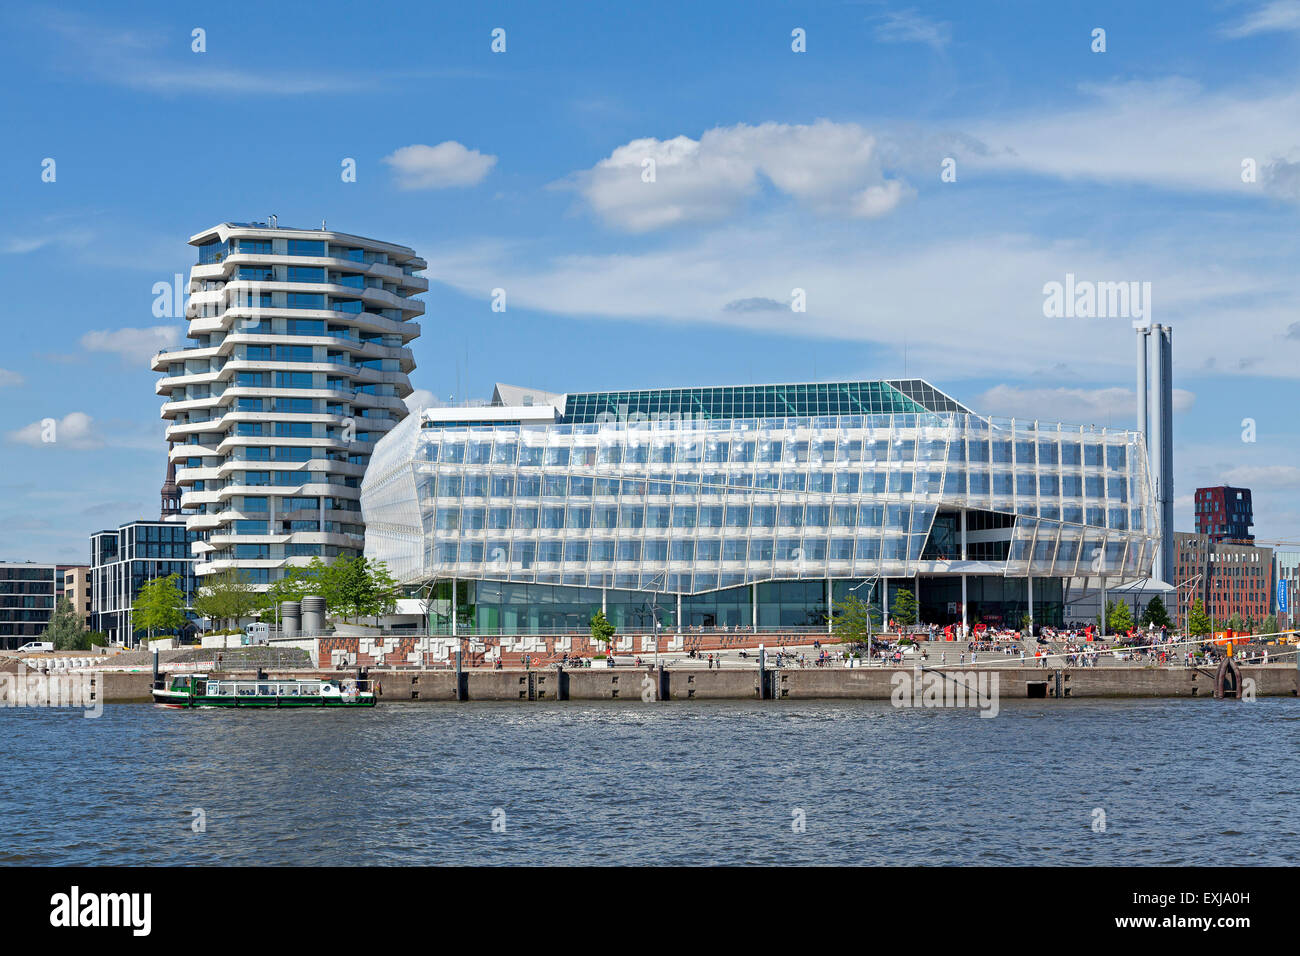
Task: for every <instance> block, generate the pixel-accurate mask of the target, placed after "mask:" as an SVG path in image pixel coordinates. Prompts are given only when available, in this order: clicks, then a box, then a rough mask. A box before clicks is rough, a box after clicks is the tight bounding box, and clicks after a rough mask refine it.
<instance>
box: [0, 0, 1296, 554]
mask: <svg viewBox="0 0 1300 956" xmlns="http://www.w3.org/2000/svg"><path fill="white" fill-rule="evenodd" d="M466 7H470V8H469V9H466ZM376 9H379V8H376ZM382 12H383V14H384V15H383V16H382V17H379V16H374V15H372V11H371V9H370V8H367V7H365V6H364V5H357V4H355V3H347V4H344V3H333V2H328V0H327V2H323V3H315V4H311V5H305V4H304V5H300V6H297V5H289V4H283V5H281V4H276V5H268V4H253V3H240V2H231V3H227V4H223V5H222V6H221V7H219V8H218V7H211V6H201V5H194V6H192V7H184V8H183V7H182V6H181V5H177V4H174V3H157V4H150V3H137V4H116V5H112V6H111V7H110V6H109V5H101V4H80V5H79V4H62V5H60V7H59V8H58V9H57V10H56V9H55V8H52V7H42V6H39V5H23V6H22V7H14V6H11V7H9V8H6V10H5V12H4V13H3V14H0V27H2V28H3V32H2V33H0V36H2V37H3V39H0V47H2V50H3V56H0V76H2V77H3V80H4V88H5V90H6V91H7V95H6V97H5V98H4V105H3V107H2V109H3V111H4V116H3V122H4V129H5V133H6V135H5V143H4V146H3V148H0V176H2V177H3V180H4V182H5V183H6V184H7V185H6V189H5V193H4V200H3V203H2V204H0V272H2V273H3V275H4V278H5V280H6V282H5V287H6V289H7V290H8V295H7V296H6V301H5V303H4V305H3V306H0V310H2V311H0V316H2V321H3V325H4V330H5V337H4V339H3V341H4V347H3V349H0V455H2V456H3V458H2V460H3V464H4V467H3V474H0V485H2V486H3V491H4V493H3V495H0V557H3V558H6V559H29V558H30V559H34V560H47V561H65V562H70V561H84V560H85V558H86V552H87V536H88V534H89V533H90V532H92V531H94V530H96V529H99V528H103V527H115V526H116V525H117V524H119V523H121V522H122V521H126V520H129V519H132V518H134V517H137V516H151V515H154V514H156V511H157V507H158V504H157V503H158V496H157V489H158V485H159V484H160V483H161V480H162V472H163V467H164V447H165V446H164V444H163V441H162V431H163V428H162V422H161V420H160V419H159V415H158V412H159V406H160V400H159V398H158V396H156V395H155V393H154V382H155V380H156V378H157V376H156V375H155V374H154V373H152V372H150V371H149V368H148V362H147V356H148V355H149V354H150V353H152V352H153V351H155V350H156V349H157V348H158V347H159V346H160V345H163V344H169V343H171V342H180V341H181V339H182V337H183V327H182V326H183V323H182V322H181V321H180V320H178V319H171V318H156V317H155V316H154V315H153V314H152V312H151V309H152V305H153V301H154V293H153V291H152V290H153V286H154V284H155V283H157V282H160V281H170V280H171V277H172V276H173V275H174V274H175V273H186V272H187V271H188V269H189V267H190V266H191V265H192V263H193V261H194V254H193V250H192V249H191V248H189V247H188V246H187V245H186V242H185V241H186V239H187V237H188V236H190V235H191V234H193V233H195V232H198V231H199V230H201V229H203V228H205V227H207V226H210V225H213V224H215V223H218V222H222V221H228V220H236V221H246V220H252V219H264V218H265V217H266V216H267V215H268V214H272V213H274V214H276V215H278V217H279V222H280V223H281V224H282V225H299V226H307V227H313V226H318V225H319V224H320V222H321V220H326V221H327V222H328V224H329V226H330V228H333V229H339V230H343V231H347V232H353V233H359V234H362V235H368V236H375V237H379V238H384V239H388V240H392V241H397V242H402V243H405V244H407V245H411V246H413V247H415V248H416V249H417V250H418V251H419V252H420V253H421V254H422V255H424V256H425V258H427V259H428V261H429V264H430V268H429V270H428V273H427V275H428V277H429V279H430V283H431V288H430V291H429V292H428V293H427V295H426V296H425V300H426V304H427V314H426V316H425V317H424V319H423V322H422V325H423V329H424V332H423V335H422V337H421V338H420V339H418V340H416V342H415V343H414V351H415V356H416V361H417V369H416V371H415V372H414V374H413V376H412V380H413V384H415V385H416V386H417V388H419V389H421V390H423V391H426V392H428V393H432V394H434V395H437V396H438V397H440V398H442V399H444V400H445V399H448V398H450V397H452V396H453V395H454V396H455V398H457V399H460V398H464V397H486V396H488V395H489V394H490V393H491V388H492V384H493V383H494V382H496V381H505V382H511V383H516V384H524V385H531V386H535V387H538V388H544V389H548V390H553V391H579V390H592V389H601V388H617V387H632V386H641V387H644V386H657V385H683V384H701V383H708V384H728V383H745V382H763V381H778V382H785V381H802V380H814V379H816V380H823V381H825V380H837V379H847V378H860V377H886V376H888V377H895V376H901V375H903V374H905V373H906V374H909V375H913V376H919V377H924V378H927V379H929V380H930V381H932V382H934V383H935V384H936V385H938V386H939V387H940V388H942V389H944V390H945V391H947V392H949V393H950V394H953V395H954V396H956V397H957V398H959V399H960V400H962V401H964V402H966V403H967V404H970V405H972V406H973V407H975V408H977V409H979V410H981V411H986V412H989V413H993V414H1001V415H1022V416H1029V417H1034V416H1040V417H1042V418H1045V419H1061V420H1065V421H1071V422H1093V423H1097V424H1102V425H1114V426H1131V425H1132V422H1133V411H1132V409H1133V396H1132V389H1133V380H1134V372H1133V356H1134V344H1133V332H1132V330H1131V323H1130V321H1129V320H1128V319H1126V318H1088V319H1082V318H1069V319H1065V318H1046V317H1045V316H1044V313H1043V301H1044V294H1043V288H1044V285H1045V284H1046V283H1049V282H1053V281H1064V279H1065V276H1066V275H1067V274H1074V275H1076V276H1077V277H1078V278H1079V279H1081V280H1091V281H1107V282H1109V281H1137V282H1150V283H1151V289H1152V311H1151V315H1152V317H1153V318H1154V320H1155V321H1158V322H1163V323H1167V324H1171V325H1173V327H1174V357H1175V382H1174V385H1175V388H1176V389H1177V400H1176V407H1177V409H1178V413H1177V415H1176V417H1175V438H1176V451H1175V455H1176V473H1175V494H1176V515H1177V518H1178V527H1179V528H1180V529H1181V528H1190V525H1191V517H1190V515H1191V508H1190V503H1189V502H1190V496H1191V494H1192V492H1193V490H1194V489H1195V487H1196V486H1197V485H1202V484H1213V483H1218V482H1222V481H1230V482H1233V483H1237V484H1245V485H1247V486H1249V487H1251V488H1253V489H1254V491H1255V506H1256V520H1257V525H1256V533H1257V534H1258V535H1259V536H1260V537H1261V538H1263V539H1268V540H1278V539H1286V540H1300V506H1297V504H1296V502H1295V495H1294V490H1295V489H1296V487H1297V485H1298V484H1300V481H1298V479H1300V454H1298V453H1297V451H1296V449H1297V436H1298V433H1300V429H1297V426H1296V425H1295V423H1294V421H1293V418H1294V416H1293V415H1292V414H1290V409H1291V408H1292V406H1293V404H1294V398H1295V394H1296V388H1295V386H1296V378H1297V375H1298V374H1300V363H1298V362H1297V359H1298V358H1300V308H1298V306H1300V295H1298V294H1297V289H1296V283H1295V275H1296V262H1297V251H1298V250H1297V245H1298V243H1297V237H1296V225H1297V212H1298V211H1300V84H1297V83H1296V80H1297V67H1296V64H1297V63H1300V57H1298V56H1297V52H1298V48H1300V0H1273V2H1264V3H1260V2H1255V0H1252V2H1219V3H1211V4H1204V5H1199V4H1179V5H1176V6H1174V5H1169V4H1149V5H1135V4H1131V3H1088V4H1082V3H1053V4H1041V3H1030V2H1025V3H999V4H991V3H990V4H971V3H952V4H939V3H935V4H922V3H916V4H893V3H877V2H863V3H826V4H794V3H757V4H756V3H710V4H699V3H698V2H696V3H671V2H661V3H656V4H654V5H653V6H651V7H648V8H647V7H645V6H644V5H635V4H632V5H625V4H608V5H606V4H576V3H575V4H546V5H541V4H534V3H517V4H505V3H500V4H493V3H483V4H475V5H462V4H439V3H402V2H390V3H387V4H384V5H383V6H382ZM195 28H202V29H203V30H205V31H206V37H205V39H206V50H205V51H204V52H194V51H193V50H192V49H191V47H192V42H193V41H192V31H193V30H194V29H195ZM495 28H501V29H504V30H505V40H506V49H505V52H503V53H494V52H493V51H492V49H491V43H492V36H491V33H492V31H493V30H494V29H495ZM1097 28H1101V29H1104V30H1105V46H1106V48H1105V51H1104V52H1094V51H1093V49H1092V47H1093V45H1094V39H1093V31H1094V30H1095V29H1097ZM795 29H801V30H803V31H805V35H806V51H805V52H794V51H793V50H792V48H791V47H792V42H793V41H792V36H791V34H792V31H793V30H795ZM47 158H49V159H53V160H54V162H55V167H54V168H55V180H54V181H53V182H44V181H42V162H43V160H45V159H47ZM345 159H353V160H355V162H356V168H357V179H356V182H344V181H343V179H342V177H341V176H340V172H341V163H342V162H343V161H344V160H345ZM645 159H653V160H654V161H655V163H656V167H655V169H656V176H655V181H654V182H652V183H646V182H643V181H642V175H641V174H642V168H643V167H642V163H643V161H644V160H645ZM946 159H950V160H952V161H953V163H954V164H955V166H954V167H953V168H955V170H956V179H955V181H952V182H944V181H942V180H941V175H940V173H941V168H942V164H943V162H944V160H946ZM1244 162H1249V164H1251V165H1252V166H1253V169H1254V170H1255V176H1254V177H1253V181H1251V182H1243V175H1242V171H1243V163H1244ZM494 288H504V289H505V290H506V294H507V311H506V312H505V313H496V312H493V311H492V310H491V309H490V305H489V301H490V295H491V290H492V289H494ZM795 288H800V289H803V290H804V291H805V294H806V297H807V311H805V312H793V311H791V310H790V309H789V307H788V306H789V302H790V297H791V293H792V290H793V289H795ZM69 416H71V417H69ZM45 418H54V419H56V420H58V421H59V422H61V429H60V432H59V435H60V440H59V441H57V442H55V443H53V444H48V443H42V442H40V441H39V438H38V437H35V436H36V434H37V432H38V431H39V424H38V423H39V422H40V421H41V420H42V419H45ZM1243 419H1253V420H1254V422H1255V430H1256V431H1255V437H1256V440H1255V441H1253V442H1247V441H1243V440H1242V433H1243V425H1242V422H1243ZM34 425H35V428H34V427H33V426H34Z"/></svg>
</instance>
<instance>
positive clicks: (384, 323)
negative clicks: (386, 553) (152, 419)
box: [152, 219, 428, 586]
mask: <svg viewBox="0 0 1300 956" xmlns="http://www.w3.org/2000/svg"><path fill="white" fill-rule="evenodd" d="M322 225H323V224H322ZM189 241H190V244H191V245H193V246H195V247H197V249H198V263H197V264H196V265H195V266H194V267H193V268H192V269H191V270H190V277H189V286H188V293H189V299H188V303H187V305H186V318H187V319H188V320H189V331H188V336H189V339H190V340H191V341H190V344H189V345H188V346H187V347H185V348H178V349H169V350H165V351H162V352H159V353H158V354H157V355H155V356H154V359H153V363H152V367H153V369H154V371H156V372H161V373H162V374H163V378H162V379H160V380H159V382H158V384H157V392H158V394H159V395H162V396H163V398H164V403H163V407H162V417H163V418H164V419H166V420H167V422H168V427H167V440H168V442H169V443H171V450H170V452H169V460H170V462H171V464H173V465H174V466H175V468H176V473H175V482H176V486H177V489H178V491H179V497H180V501H179V504H180V508H181V510H182V512H183V514H184V515H185V520H186V525H187V527H188V528H189V529H191V530H193V531H195V532H196V533H197V535H198V540H197V541H196V542H195V544H194V550H195V556H196V563H195V572H196V574H198V575H200V576H202V575H207V574H213V573H216V572H219V571H222V570H225V569H227V568H238V569H239V570H241V571H242V572H245V573H246V574H247V575H248V576H249V577H250V578H251V579H252V581H253V582H254V583H255V584H257V585H259V586H265V585H268V584H269V583H270V582H272V581H274V580H276V579H277V578H279V577H280V576H282V575H283V573H284V569H285V568H286V567H289V566H292V565H301V564H307V563H308V562H310V561H311V559H312V558H313V557H320V558H321V559H322V560H325V561H328V560H330V559H332V558H333V557H336V556H338V555H345V556H351V555H354V554H360V553H361V551H362V549H363V547H364V537H363V535H364V530H365V529H364V525H363V523H362V520H361V510H360V494H361V490H360V489H361V478H362V476H363V475H364V473H365V470H366V465H367V464H368V463H369V461H370V454H371V451H372V450H373V449H374V447H375V444H376V442H378V441H379V439H380V438H381V437H382V436H383V435H384V434H385V433H386V432H388V431H389V430H390V429H391V428H393V426H395V425H396V424H397V423H398V422H400V421H401V420H402V419H403V418H405V417H406V415H407V409H406V404H405V402H404V401H403V400H404V399H405V398H406V396H408V395H409V394H410V393H411V384H410V380H409V374H410V372H411V370H412V369H413V368H414V367H415V360H414V358H413V356H412V354H411V349H410V347H409V346H410V342H411V340H412V339H414V338H415V337H416V336H417V335H419V334H420V326H419V325H418V324H417V322H416V320H417V319H418V318H419V316H420V315H421V314H422V313H423V312H424V303H423V302H420V301H419V300H417V299H416V298H414V297H415V296H416V295H418V294H419V293H421V292H424V291H425V290H427V289H428V281H427V280H426V279H425V278H423V277H422V276H421V275H419V272H420V271H422V270H423V269H424V268H426V263H425V261H424V260H423V259H421V258H420V257H419V256H417V255H416V254H415V251H414V250H412V249H410V248H408V247H406V246H400V245H395V244H393V243H389V242H382V241H379V240H376V239H366V238H363V237H361V236H353V235H349V234H347V233H341V232H331V231H326V230H325V229H323V228H322V229H319V230H316V229H288V228H280V227H278V226H277V225H276V224H275V222H274V219H272V221H271V224H270V225H268V224H267V223H230V222H227V223H222V224H221V225H218V226H214V227H213V228H211V229H206V230H204V231H203V232H200V233H197V234H196V235H194V236H192V237H191V238H190V240H189Z"/></svg>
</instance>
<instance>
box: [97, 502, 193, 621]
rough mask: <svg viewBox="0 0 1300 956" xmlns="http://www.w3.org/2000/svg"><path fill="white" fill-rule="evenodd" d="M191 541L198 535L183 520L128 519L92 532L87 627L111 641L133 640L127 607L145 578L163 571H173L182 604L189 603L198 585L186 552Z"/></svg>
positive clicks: (162, 573) (146, 580) (191, 556)
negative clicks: (117, 524) (181, 593)
mask: <svg viewBox="0 0 1300 956" xmlns="http://www.w3.org/2000/svg"><path fill="white" fill-rule="evenodd" d="M196 540H198V535H197V534H196V533H195V532H193V531H189V530H187V529H186V527H185V523H184V522H183V521H131V522H128V523H127V524H124V525H122V526H120V527H119V528H118V529H117V530H116V531H113V530H107V531H96V532H95V533H94V534H92V535H91V536H90V629H91V630H92V631H100V632H102V633H104V634H106V635H108V638H109V640H110V641H112V642H113V643H117V644H126V645H130V644H135V643H137V641H138V639H139V637H140V635H139V634H137V633H136V631H135V627H134V625H133V622H132V618H133V614H132V611H131V605H132V604H133V603H134V601H135V599H136V597H137V596H138V595H139V593H140V589H141V588H142V587H144V585H145V584H146V583H147V582H148V581H151V580H153V579H154V578H165V577H167V575H169V574H175V575H177V587H179V588H180V589H181V591H182V592H183V593H184V594H185V606H186V608H187V609H188V608H189V607H191V606H192V605H193V603H194V592H195V590H196V589H197V587H198V585H197V584H196V583H195V582H196V577H195V573H194V555H193V554H192V553H191V547H192V545H193V544H194V542H195V541H196ZM191 617H193V615H191ZM141 633H143V632H141Z"/></svg>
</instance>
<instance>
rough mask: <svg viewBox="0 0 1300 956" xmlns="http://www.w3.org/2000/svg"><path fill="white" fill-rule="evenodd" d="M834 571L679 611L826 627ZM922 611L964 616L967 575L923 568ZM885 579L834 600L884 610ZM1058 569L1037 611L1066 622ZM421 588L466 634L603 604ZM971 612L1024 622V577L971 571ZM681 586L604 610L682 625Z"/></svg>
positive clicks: (607, 603) (930, 615)
mask: <svg viewBox="0 0 1300 956" xmlns="http://www.w3.org/2000/svg"><path fill="white" fill-rule="evenodd" d="M888 583H889V602H890V606H891V607H897V602H898V595H899V593H900V592H901V591H909V592H910V591H912V590H913V587H914V583H913V581H912V579H911V578H890V579H889V582H888ZM826 590H827V589H826V580H825V579H815V580H804V581H764V582H761V583H759V584H755V585H742V586H740V587H732V588H723V589H721V590H717V591H708V592H705V593H703V594H684V595H682V597H681V602H680V612H681V626H682V628H683V629H686V630H690V629H702V628H707V629H721V630H749V629H751V628H753V626H754V612H755V610H756V609H757V612H758V626H759V627H760V628H761V629H765V630H770V629H776V628H819V627H824V626H825V625H826V623H827V605H826V597H827V594H826ZM919 590H920V595H921V600H920V605H919V607H920V620H921V623H923V624H938V625H940V626H943V625H946V624H951V623H957V622H960V621H961V579H960V578H950V577H935V578H927V577H922V578H921V580H920V587H919ZM883 591H884V582H883V581H882V580H881V579H878V578H871V579H865V578H836V579H834V580H832V582H831V592H832V596H833V601H834V603H835V604H836V605H839V604H841V603H843V601H844V600H845V599H846V598H847V597H848V596H849V595H852V596H854V597H856V598H858V599H860V600H862V601H865V602H866V603H868V604H869V605H870V606H871V607H872V609H873V611H875V614H876V619H877V620H879V613H880V609H881V598H882V595H883ZM1062 594H1063V589H1062V584H1061V580H1060V579H1059V578H1035V579H1034V621H1035V623H1036V624H1038V625H1040V626H1041V625H1048V626H1060V625H1061V624H1063V623H1064V621H1065V619H1066V618H1067V617H1068V615H1066V614H1065V608H1064V604H1063V599H1062ZM414 596H418V597H420V598H421V600H423V601H424V605H425V607H426V608H427V614H428V620H429V627H430V629H431V631H432V632H433V633H435V634H450V633H451V631H452V626H451V620H452V615H453V614H454V615H455V618H456V632H457V633H459V634H498V633H507V634H516V633H522V634H555V633H573V634H586V633H588V631H589V625H590V621H591V617H592V615H593V614H595V613H596V612H597V611H599V610H600V609H601V606H602V595H601V589H600V588H588V587H572V586H566V585H551V584H514V583H510V582H506V581H483V580H458V581H456V582H455V597H454V599H453V594H452V582H451V581H449V580H443V581H437V582H432V583H431V584H430V585H428V586H426V587H425V588H423V589H420V590H419V591H418V593H417V594H416V595H414ZM966 597H967V611H968V617H967V620H968V622H969V623H970V624H971V626H974V625H976V624H979V623H984V624H987V625H989V626H990V627H996V626H1013V627H1018V626H1020V623H1021V621H1022V619H1023V617H1024V615H1025V614H1026V613H1027V612H1028V587H1027V584H1026V579H1024V578H1004V577H1001V576H995V575H990V576H987V577H977V576H974V575H972V576H970V577H968V578H967V589H966ZM678 607H679V605H678V599H677V595H675V594H671V593H666V592H659V591H633V590H621V589H614V588H608V589H606V590H605V592H604V608H605V615H606V617H607V618H608V619H609V620H610V622H611V623H612V624H613V625H614V627H615V628H617V629H618V631H620V632H633V631H635V632H646V631H653V630H654V629H655V627H656V623H657V624H658V626H659V627H660V628H661V629H662V630H664V631H665V632H667V631H676V630H677V626H678Z"/></svg>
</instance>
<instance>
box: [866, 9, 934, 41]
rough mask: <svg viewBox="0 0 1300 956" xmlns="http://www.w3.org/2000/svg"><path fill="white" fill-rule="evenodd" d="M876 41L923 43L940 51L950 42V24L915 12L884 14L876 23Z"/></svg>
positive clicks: (905, 11) (904, 11)
mask: <svg viewBox="0 0 1300 956" xmlns="http://www.w3.org/2000/svg"><path fill="white" fill-rule="evenodd" d="M875 34H876V39H877V40H879V41H880V42H882V43H924V44H925V45H926V46H930V47H933V48H934V49H936V50H942V49H943V48H944V47H946V46H947V45H948V44H949V43H950V42H952V24H951V23H948V22H946V21H940V20H931V19H930V18H928V17H924V16H922V15H921V14H919V13H917V12H916V11H915V10H903V11H901V12H897V13H885V14H883V15H882V16H881V17H880V18H879V20H878V21H877V23H876V29H875Z"/></svg>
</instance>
